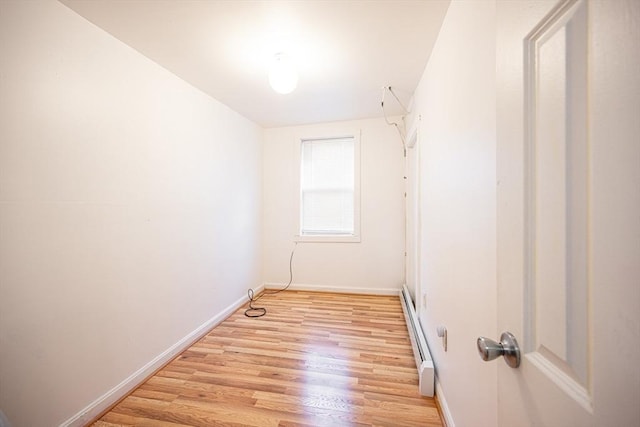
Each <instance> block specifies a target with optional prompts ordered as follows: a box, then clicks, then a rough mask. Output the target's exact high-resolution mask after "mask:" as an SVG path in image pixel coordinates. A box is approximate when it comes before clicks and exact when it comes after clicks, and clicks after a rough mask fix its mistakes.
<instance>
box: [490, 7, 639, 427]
mask: <svg viewBox="0 0 640 427" xmlns="http://www.w3.org/2000/svg"><path fill="white" fill-rule="evenodd" d="M639 5H640V2H635V1H626V0H620V1H616V2H596V1H594V2H590V1H587V0H568V1H561V2H559V3H556V2H555V1H553V2H549V1H528V0H527V1H524V0H523V1H518V2H513V1H498V3H497V9H496V13H497V46H496V58H497V64H496V65H497V67H496V69H497V82H498V94H497V135H498V158H497V164H498V194H497V195H498V207H497V216H498V236H497V237H498V307H499V327H500V329H501V330H509V331H511V332H512V333H513V334H514V335H515V336H516V337H517V339H518V340H519V341H520V347H521V349H522V352H523V358H522V364H521V367H520V368H519V369H510V368H508V367H507V366H506V365H504V364H501V366H500V367H499V370H498V389H499V396H498V400H499V408H498V412H499V422H500V425H501V426H503V427H514V426H516V427H517V426H549V427H551V426H558V427H570V426H580V427H589V426H592V427H595V426H605V425H612V426H613V425H616V426H617V425H621V426H622V425H625V426H626V425H629V426H631V425H640V410H638V408H637V402H640V373H639V371H640V370H639V369H638V368H637V367H636V366H635V365H636V363H637V362H635V361H637V360H640V344H639V342H640V294H639V291H638V283H640V269H639V267H638V266H639V265H640V197H639V195H640V188H639V186H640V173H639V172H638V171H639V170H640V144H638V137H637V135H639V134H640V127H639V125H638V123H639V122H640V119H639V118H640V96H639V95H640V84H639V81H638V71H640V66H639V63H640V60H639V59H638V51H637V46H636V44H637V41H638V34H639V31H638V28H637V27H638V25H639V24H640V22H639V20H640V14H639ZM633 70H635V71H636V72H635V74H634V72H633ZM630 94H633V95H630ZM612 112H615V113H614V114H612ZM613 135H615V136H616V137H615V138H614V137H612V136H613ZM622 177H624V178H626V179H622ZM623 230H626V234H625V232H624V231H623ZM631 259H635V262H629V260H631ZM613 277H615V278H616V280H613ZM604 325H608V327H605V326H604ZM613 342H615V343H617V344H618V345H620V346H621V347H623V348H621V349H620V350H621V351H623V352H624V353H625V354H626V356H627V357H630V359H626V360H625V361H622V360H620V357H619V355H620V354H619V352H618V351H617V350H616V348H615V346H609V347H606V343H613ZM624 342H626V344H623V343H624ZM632 360H633V361H632ZM632 401H635V402H636V403H635V404H630V403H629V402H632Z"/></svg>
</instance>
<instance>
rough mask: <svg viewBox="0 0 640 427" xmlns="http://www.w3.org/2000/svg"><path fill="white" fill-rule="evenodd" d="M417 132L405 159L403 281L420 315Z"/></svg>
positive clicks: (412, 136)
mask: <svg viewBox="0 0 640 427" xmlns="http://www.w3.org/2000/svg"><path fill="white" fill-rule="evenodd" d="M417 139H418V135H417V130H414V131H413V132H411V133H410V134H409V136H408V138H407V148H406V157H405V177H404V179H405V195H406V196H405V212H406V218H405V221H406V222H405V240H406V252H405V260H406V262H405V280H406V283H407V288H408V289H409V292H411V296H412V298H413V302H414V304H415V308H416V312H418V313H420V310H421V308H422V305H423V302H424V296H423V291H422V289H421V288H420V270H419V269H420V245H419V242H420V210H419V203H418V201H419V193H418V191H419V183H420V176H419V175H418V165H419V159H418V146H417Z"/></svg>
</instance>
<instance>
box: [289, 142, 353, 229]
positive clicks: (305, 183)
mask: <svg viewBox="0 0 640 427" xmlns="http://www.w3.org/2000/svg"><path fill="white" fill-rule="evenodd" d="M359 201H360V195H359V141H358V138H357V137H355V136H346V137H332V138H316V139H303V140H302V141H301V144H300V227H299V236H300V239H301V240H314V241H359V234H360V233H359V222H360V221H359V210H360V209H359V208H360V206H359Z"/></svg>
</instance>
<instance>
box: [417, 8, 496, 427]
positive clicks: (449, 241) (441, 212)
mask: <svg viewBox="0 0 640 427" xmlns="http://www.w3.org/2000/svg"><path fill="white" fill-rule="evenodd" d="M495 92H496V82H495V4H494V2H493V1H473V2H470V1H453V2H452V3H451V5H450V6H449V10H448V12H447V15H446V18H445V20H444V23H443V25H442V28H441V31H440V34H439V37H438V40H437V42H436V45H435V47H434V50H433V52H432V54H431V57H430V60H429V62H428V65H427V67H426V69H425V72H424V75H423V76H422V79H421V81H420V84H419V86H418V88H417V90H416V92H415V98H414V107H413V115H412V118H411V120H412V121H411V123H412V125H411V126H418V144H419V145H420V148H419V149H420V175H421V181H420V209H421V218H420V221H421V226H422V236H421V239H420V240H421V247H420V254H421V260H422V261H421V265H420V269H421V283H420V286H421V289H422V292H423V293H425V294H426V300H427V304H426V310H422V312H421V313H420V315H421V320H422V321H423V325H424V326H425V333H426V335H427V340H428V342H429V346H430V349H431V353H432V356H433V359H434V361H435V365H436V368H437V376H438V380H439V386H440V391H441V393H442V396H441V397H444V400H445V402H446V405H447V407H448V410H449V411H450V414H449V415H452V418H453V419H452V421H453V423H454V425H455V426H456V427H490V426H495V425H496V422H497V419H496V412H497V407H496V405H497V403H496V399H497V397H496V393H497V383H496V381H497V380H496V378H497V376H496V363H497V362H493V363H485V362H482V361H481V359H480V358H479V357H478V354H477V352H476V339H477V337H478V336H480V335H483V336H488V337H491V338H493V339H497V331H496V322H497V319H496V297H497V295H496V159H495V158H496V127H495V110H496V95H495ZM419 117H421V120H420V121H419V122H417V120H418V118H419ZM440 325H442V326H445V327H446V328H447V330H448V351H447V352H444V349H443V346H442V345H441V342H442V341H441V340H440V338H438V337H437V336H436V327H437V326H440ZM450 427H451V426H450Z"/></svg>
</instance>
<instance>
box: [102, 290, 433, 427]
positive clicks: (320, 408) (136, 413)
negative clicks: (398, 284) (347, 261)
mask: <svg viewBox="0 0 640 427" xmlns="http://www.w3.org/2000/svg"><path fill="white" fill-rule="evenodd" d="M255 305H256V306H265V307H267V310H268V312H267V315H266V316H264V317H260V318H248V317H246V316H244V310H245V308H246V307H245V308H242V309H240V310H238V311H237V312H235V313H233V314H232V315H231V316H229V318H227V319H226V320H225V321H224V322H222V323H221V324H220V325H218V326H217V327H216V328H214V329H213V330H211V331H210V332H209V333H208V334H207V335H206V336H204V337H203V338H202V339H200V340H199V341H198V342H196V343H195V344H194V345H193V346H191V347H190V348H189V349H187V350H186V351H184V352H183V353H182V354H180V355H179V356H178V357H176V358H175V359H174V360H173V361H171V362H170V363H169V364H168V365H167V366H165V367H164V368H162V369H161V370H160V371H158V372H157V373H156V374H155V375H154V376H153V377H151V378H149V379H148V380H147V381H146V382H145V383H144V384H142V385H141V386H140V387H138V388H137V389H136V390H134V391H133V392H132V393H131V394H130V395H129V396H127V397H126V398H125V399H123V400H122V401H121V402H120V403H118V404H117V405H116V406H114V407H113V408H112V409H111V410H110V411H109V412H108V413H106V414H105V415H104V416H103V417H102V418H101V419H100V420H97V421H96V422H95V423H94V424H93V426H94V427H114V426H165V427H177V426H182V427H184V426H231V427H239V426H256V427H265V426H272V427H312V426H313V427H324V426H327V427H328V426H331V427H334V426H356V427H373V426H396V427H397V426H429V427H442V425H443V424H442V421H441V419H440V417H439V414H438V409H437V406H436V402H435V401H434V400H433V399H429V398H424V397H422V396H420V395H419V394H418V375H417V372H416V368H415V362H414V359H413V353H412V350H411V342H410V340H409V336H408V333H407V328H406V325H405V322H404V317H403V313H402V308H401V306H400V301H399V298H398V297H393V296H375V295H351V294H331V293H317V292H302V291H285V292H281V293H278V294H276V295H265V296H264V297H262V298H261V299H260V300H259V301H258V302H257V303H256V304H255Z"/></svg>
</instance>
